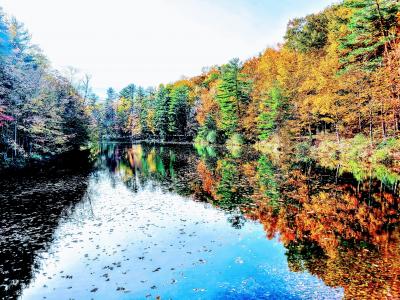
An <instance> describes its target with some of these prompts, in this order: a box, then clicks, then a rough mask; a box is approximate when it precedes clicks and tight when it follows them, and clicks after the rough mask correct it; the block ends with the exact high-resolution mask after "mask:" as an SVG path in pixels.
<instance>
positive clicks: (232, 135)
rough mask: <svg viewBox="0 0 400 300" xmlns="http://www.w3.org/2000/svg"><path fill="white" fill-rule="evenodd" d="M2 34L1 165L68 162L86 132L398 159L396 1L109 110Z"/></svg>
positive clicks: (339, 14)
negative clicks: (66, 154) (27, 160)
mask: <svg viewBox="0 0 400 300" xmlns="http://www.w3.org/2000/svg"><path fill="white" fill-rule="evenodd" d="M0 25H1V27H0V30H1V33H0V34H1V39H2V43H1V61H0V63H1V82H0V87H1V89H0V99H1V115H0V118H1V120H2V121H1V144H0V146H1V148H0V151H1V153H2V154H3V157H4V159H15V157H24V156H33V155H38V156H43V155H48V154H54V153H58V152H60V151H64V150H65V149H69V148H71V147H74V146H76V145H79V144H81V143H82V141H83V140H84V139H85V137H86V136H87V134H88V133H87V129H88V128H89V127H90V128H91V133H92V137H95V138H96V139H103V140H104V139H116V138H129V139H152V140H159V141H193V142H195V143H197V144H200V145H212V144H221V145H228V146H235V145H241V144H244V143H252V144H257V145H258V147H259V149H261V150H263V151H267V150H268V149H271V148H272V149H275V150H279V149H282V148H284V147H286V148H292V150H293V151H295V152H296V151H297V152H299V153H303V154H309V152H310V151H311V150H312V147H314V148H315V147H317V148H318V149H319V150H318V151H316V153H324V151H325V152H329V153H336V154H337V153H339V152H340V153H342V152H343V153H344V152H349V151H351V150H352V149H353V150H354V149H356V150H354V151H358V152H357V153H356V154H355V155H365V156H371V155H372V154H371V153H373V152H374V153H375V152H376V151H378V150H379V149H380V150H381V152H380V153H379V155H378V156H377V157H376V159H378V160H388V159H389V160H390V159H393V158H396V157H397V156H396V155H398V153H397V154H396V153H395V152H396V149H398V148H399V140H398V138H399V130H400V120H399V117H400V116H399V115H400V40H399V34H400V3H399V1H396V0H344V1H343V2H342V3H340V4H337V5H333V6H331V7H328V8H326V9H325V10H324V11H322V12H320V13H316V14H312V15H309V16H306V17H303V18H299V19H294V20H291V21H290V22H289V24H288V27H287V32H286V35H285V39H284V40H285V41H284V43H283V44H282V45H278V46H277V47H274V48H268V49H266V50H265V51H263V52H262V53H261V54H260V55H258V56H257V57H253V58H251V59H249V60H247V61H245V62H240V61H239V60H238V59H233V60H231V61H230V62H228V63H227V64H225V65H222V66H212V67H208V68H205V69H204V71H203V73H202V74H200V75H199V76H196V77H193V78H185V79H182V80H179V81H176V82H174V83H170V84H166V85H160V86H158V87H157V88H143V87H140V86H136V85H135V84H130V85H128V86H127V87H126V88H124V89H123V90H121V91H120V92H119V93H118V92H116V91H115V90H114V89H112V88H110V89H109V90H108V93H107V98H106V99H105V101H98V100H96V97H91V100H88V99H87V98H88V97H87V95H86V94H87V93H82V92H81V93H79V92H78V90H79V88H76V87H73V85H72V84H71V82H69V81H68V80H66V79H65V78H63V77H61V76H60V75H59V74H57V73H56V72H54V71H53V70H51V69H50V68H49V67H48V63H47V61H46V59H45V58H44V56H43V55H42V54H41V53H40V51H38V49H36V48H35V47H33V46H32V45H30V43H29V36H28V35H27V33H26V31H25V30H24V29H23V28H21V26H20V25H19V24H18V23H17V22H16V21H15V20H13V19H12V20H8V21H7V20H5V19H4V17H3V16H2V17H1V19H0ZM210 46H211V45H210ZM86 91H87V90H86ZM84 94H85V95H84ZM85 102H86V103H85ZM85 105H86V112H85ZM88 118H90V120H88ZM90 124H91V125H90ZM375 150H376V151H375Z"/></svg>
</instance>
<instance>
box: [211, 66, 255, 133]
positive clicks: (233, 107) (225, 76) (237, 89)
mask: <svg viewBox="0 0 400 300" xmlns="http://www.w3.org/2000/svg"><path fill="white" fill-rule="evenodd" d="M241 68H242V65H241V63H240V62H239V59H233V60H231V61H230V62H229V63H228V64H227V65H225V66H223V67H222V72H221V82H220V84H219V86H218V94H217V101H218V104H219V107H220V110H221V129H222V130H223V131H224V132H225V134H226V135H227V136H231V135H232V134H233V133H234V132H236V131H237V129H238V125H239V120H240V118H241V117H242V114H243V112H242V105H245V104H247V103H249V101H250V82H249V81H248V80H247V78H246V77H245V76H244V75H243V74H241V73H240V71H241Z"/></svg>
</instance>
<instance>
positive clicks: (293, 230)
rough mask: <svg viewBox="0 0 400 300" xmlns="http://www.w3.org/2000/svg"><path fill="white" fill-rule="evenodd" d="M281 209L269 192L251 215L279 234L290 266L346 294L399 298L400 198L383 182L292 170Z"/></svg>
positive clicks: (282, 190) (283, 183)
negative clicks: (272, 200)
mask: <svg viewBox="0 0 400 300" xmlns="http://www.w3.org/2000/svg"><path fill="white" fill-rule="evenodd" d="M288 170H289V171H288V172H287V174H284V176H283V178H282V180H281V182H280V186H279V190H280V193H281V196H280V198H281V201H280V203H279V209H278V210H277V209H276V207H271V205H270V196H269V195H266V199H265V200H263V201H260V202H259V207H258V209H257V210H255V211H253V212H252V214H250V215H251V217H252V218H254V219H258V220H260V221H261V222H262V223H263V225H264V228H265V231H266V233H267V236H268V237H269V238H272V237H274V236H275V235H279V236H280V239H281V240H282V242H283V243H284V245H285V246H286V248H287V249H288V251H287V256H288V262H289V267H290V268H291V270H293V271H304V270H307V271H309V272H310V273H312V274H315V275H317V276H319V277H320V278H322V279H323V280H324V282H325V283H326V284H328V285H330V286H341V287H343V288H344V289H345V295H346V297H347V298H368V297H369V296H370V297H372V298H387V297H388V298H396V299H397V298H399V296H400V294H399V287H400V278H399V274H400V263H399V261H400V240H399V223H400V220H399V212H400V211H399V206H398V204H399V197H398V194H396V193H394V192H393V191H391V189H390V188H388V187H385V186H384V185H382V184H381V183H380V182H377V181H374V180H367V181H366V182H355V181H354V180H352V179H351V178H350V177H349V178H348V179H347V180H345V179H343V178H342V179H339V181H338V183H337V184H336V183H335V175H336V174H335V173H334V172H332V173H329V172H327V171H325V172H324V170H314V172H313V171H312V170H310V169H308V170H307V172H302V171H301V170H300V169H298V168H295V169H290V168H288Z"/></svg>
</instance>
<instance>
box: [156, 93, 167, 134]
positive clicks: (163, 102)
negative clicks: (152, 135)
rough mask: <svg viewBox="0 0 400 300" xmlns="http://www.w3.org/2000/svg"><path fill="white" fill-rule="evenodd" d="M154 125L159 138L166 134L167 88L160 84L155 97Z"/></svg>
mask: <svg viewBox="0 0 400 300" xmlns="http://www.w3.org/2000/svg"><path fill="white" fill-rule="evenodd" d="M155 103H156V104H155V106H156V107H155V126H156V131H157V133H158V134H159V136H160V138H161V139H163V140H164V139H165V138H166V136H167V134H168V110H169V103H170V97H169V89H168V88H166V87H165V86H164V85H160V88H159V89H158V92H157V94H156V98H155Z"/></svg>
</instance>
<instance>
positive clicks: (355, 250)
mask: <svg viewBox="0 0 400 300" xmlns="http://www.w3.org/2000/svg"><path fill="white" fill-rule="evenodd" d="M340 173H341V172H338V171H337V170H334V169H333V170H329V169H323V168H320V167H316V166H315V165H313V164H311V163H307V164H304V163H301V161H294V160H292V159H291V160H284V159H282V160H281V161H279V162H276V161H274V162H272V161H271V160H270V159H269V157H267V156H263V155H259V154H257V153H255V152H254V151H251V150H249V149H241V151H232V152H223V151H221V150H218V149H212V148H201V149H197V151H194V150H193V149H192V148H191V147H182V146H179V147H154V146H150V145H117V144H108V145H102V147H101V148H100V149H99V153H98V156H97V160H96V165H95V167H94V170H93V172H92V173H91V175H90V176H88V174H87V172H86V173H85V172H82V171H81V173H80V174H79V175H76V174H71V175H70V176H69V177H68V176H63V177H62V179H60V178H58V179H57V178H56V177H55V178H50V179H49V178H42V179H40V178H39V179H33V178H24V179H21V181H20V182H7V181H5V180H3V181H2V184H4V185H5V186H8V187H9V188H8V190H5V191H6V192H2V199H1V201H2V205H1V209H2V210H1V225H0V226H2V227H1V230H2V231H1V243H2V244H1V246H2V249H1V257H0V268H2V270H5V272H1V274H2V275H1V276H2V277H1V276H0V286H1V290H0V291H1V293H2V294H1V296H3V295H4V296H3V298H7V297H8V298H10V299H13V298H15V296H16V295H19V294H20V293H21V291H23V294H22V295H23V298H26V299H41V297H42V296H47V297H48V298H50V299H52V298H54V299H63V298H67V299H68V298H75V299H87V298H95V299H124V298H126V299H139V298H140V299H141V298H146V297H148V298H153V299H154V298H155V297H157V296H162V297H163V298H164V297H165V298H167V299H169V298H173V299H189V298H190V299H192V298H198V299H215V298H218V299H221V298H227V299H269V298H274V299H276V298H284V299H304V298H306V299H310V298H318V299H321V298H327V299H333V298H342V297H345V298H349V299H351V298H369V297H373V298H393V299H398V298H400V291H399V287H400V263H399V261H400V239H399V237H400V230H399V219H400V218H399V212H400V210H399V206H398V204H399V194H398V182H397V181H396V180H394V181H393V180H392V181H378V180H376V179H372V178H366V179H365V178H364V179H363V180H361V179H360V178H358V177H357V176H356V177H353V176H351V175H349V174H347V173H344V174H341V176H339V174H340ZM355 178H358V179H359V180H358V181H357V180H356V179H355ZM10 186H11V188H10ZM15 188H18V190H15ZM37 191H40V193H39V194H38V192H37ZM35 193H36V194H35ZM33 195H34V196H33ZM35 199H37V201H35ZM42 199H43V200H42ZM10 212H12V213H10ZM21 215H22V216H23V217H20V216H21ZM28 220H29V221H28ZM3 224H4V226H3ZM260 224H261V225H260ZM21 232H24V235H25V236H22V235H21ZM265 236H266V237H267V238H265ZM21 245H22V246H21ZM26 249H29V250H26ZM26 253H28V257H29V258H25V256H26ZM14 255H21V257H24V258H23V259H19V260H18V261H16V259H15V256H14ZM24 255H25V256H24ZM21 270H22V271H21ZM205 277H206V278H207V279H208V280H207V281H206V282H205V281H204V278H205Z"/></svg>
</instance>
